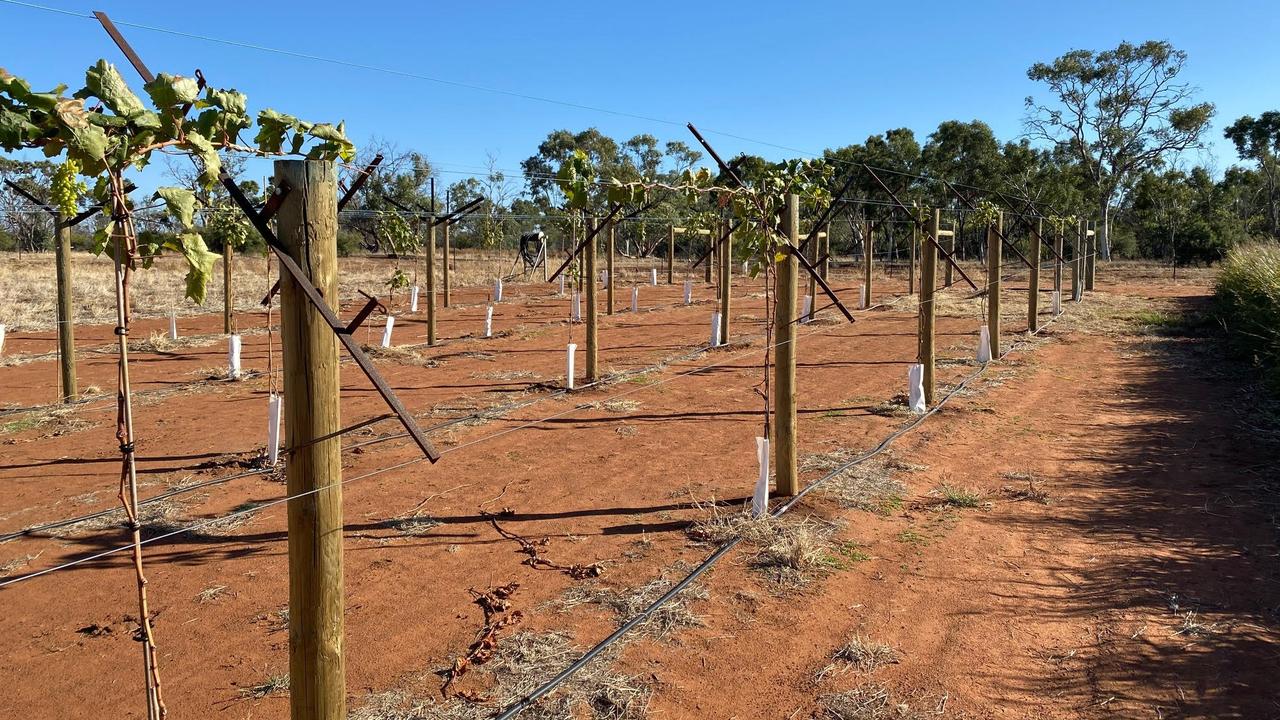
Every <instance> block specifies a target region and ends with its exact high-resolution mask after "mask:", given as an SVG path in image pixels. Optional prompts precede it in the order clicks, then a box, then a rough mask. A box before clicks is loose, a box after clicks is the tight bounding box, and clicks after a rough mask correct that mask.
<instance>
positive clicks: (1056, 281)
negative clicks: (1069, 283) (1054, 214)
mask: <svg viewBox="0 0 1280 720" xmlns="http://www.w3.org/2000/svg"><path fill="white" fill-rule="evenodd" d="M1062 235H1063V232H1062V226H1061V225H1059V226H1058V236H1057V237H1056V238H1054V240H1053V250H1054V253H1055V256H1054V258H1053V291H1054V292H1056V293H1058V302H1059V303H1061V302H1062V258H1063V257H1065V256H1064V255H1063V254H1062V251H1063V242H1062Z"/></svg>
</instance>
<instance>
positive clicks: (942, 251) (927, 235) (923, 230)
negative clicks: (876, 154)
mask: <svg viewBox="0 0 1280 720" xmlns="http://www.w3.org/2000/svg"><path fill="white" fill-rule="evenodd" d="M862 167H863V168H865V169H866V171H867V172H868V173H870V174H871V178H872V179H873V180H875V181H876V184H877V185H879V186H880V188H881V189H882V190H884V191H885V192H886V193H888V194H889V197H890V198H891V199H892V200H893V204H894V205H896V206H897V207H898V209H899V210H901V211H902V212H903V213H904V214H905V215H906V216H907V217H909V218H911V221H912V222H914V223H915V224H916V228H917V229H919V231H920V234H921V235H922V236H924V239H925V240H928V241H929V244H930V245H933V247H934V248H935V249H936V250H937V251H938V254H939V255H941V256H942V259H943V260H946V261H947V264H948V265H950V266H951V267H953V268H955V271H956V272H958V273H960V277H962V278H964V281H965V282H967V283H969V287H971V288H973V289H974V290H977V289H978V286H977V285H975V284H974V283H973V281H972V280H970V279H969V275H968V274H966V273H965V271H964V268H962V267H960V263H957V262H956V261H955V258H953V257H951V253H949V252H947V251H946V248H944V247H942V243H940V242H938V238H936V237H934V236H933V233H931V232H929V228H928V226H927V225H926V224H925V223H923V222H921V221H920V218H918V217H916V216H915V214H914V213H912V212H911V211H910V210H908V209H907V206H906V205H904V204H903V203H902V201H901V200H899V199H898V195H897V193H895V192H894V191H892V190H890V189H889V186H888V185H885V184H884V181H883V180H881V179H880V176H879V175H877V174H876V171H875V170H872V169H871V166H870V165H868V164H866V163H863V164H862Z"/></svg>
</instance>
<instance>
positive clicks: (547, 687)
mask: <svg viewBox="0 0 1280 720" xmlns="http://www.w3.org/2000/svg"><path fill="white" fill-rule="evenodd" d="M1055 319H1056V318H1055ZM1050 322H1053V320H1050ZM1047 324H1048V323H1046V325H1047ZM1023 343H1025V341H1019V342H1017V343H1014V344H1013V345H1011V346H1009V349H1008V350H1006V351H1005V352H1004V353H1003V354H1001V355H1000V359H1004V358H1005V357H1006V356H1008V355H1009V353H1011V352H1013V351H1014V350H1015V349H1017V348H1018V347H1019V346H1020V345H1022V344H1023ZM987 367H988V365H983V366H982V367H980V368H978V370H976V371H975V372H973V373H972V374H970V375H969V376H968V377H966V378H964V379H963V380H961V381H960V382H959V384H957V385H956V386H955V387H954V388H952V389H951V390H950V391H949V392H948V393H947V394H946V395H945V396H944V397H943V398H942V399H941V400H940V401H939V402H938V403H937V404H936V405H934V406H933V407H932V408H930V409H929V410H928V411H927V412H925V413H924V414H923V415H920V416H918V417H916V418H914V419H913V420H912V421H911V422H909V423H907V424H906V425H904V426H903V427H901V428H898V429H897V430H895V431H894V432H893V433H891V434H890V435H889V436H888V437H886V438H885V439H884V440H881V441H880V444H879V445H877V446H876V447H875V448H873V449H871V450H869V451H867V452H865V453H863V454H862V455H859V456H858V457H856V458H853V459H852V460H850V461H849V462H847V463H845V464H843V465H841V466H840V467H837V468H835V469H833V470H831V471H830V472H828V473H827V474H826V475H823V476H822V477H820V478H818V479H817V480H814V481H813V482H811V483H809V484H808V485H806V486H805V487H804V488H803V489H802V490H800V492H798V493H796V494H795V495H794V496H793V497H792V498H791V499H789V500H787V502H785V503H783V504H782V505H779V506H778V507H777V508H775V509H774V510H773V511H772V512H770V513H769V516H770V517H772V518H777V517H780V516H781V515H782V514H784V513H786V512H787V511H788V510H790V509H791V508H792V507H794V506H795V504H796V503H797V502H799V501H800V499H801V498H803V497H804V496H805V495H808V494H809V493H810V492H812V491H813V490H814V489H816V488H818V487H819V486H821V485H822V484H824V483H826V482H827V481H828V480H830V479H831V478H833V477H835V476H837V475H839V474H840V473H842V472H844V471H845V470H848V469H849V468H851V467H854V466H856V465H860V464H862V463H864V462H866V461H867V460H870V459H871V458H873V457H875V456H877V455H879V454H881V453H883V452H884V451H885V450H888V449H889V448H890V447H891V446H892V445H893V443H894V442H895V441H897V440H898V438H900V437H902V436H903V435H906V434H907V433H908V432H910V431H911V430H914V429H915V428H916V427H917V426H919V425H920V424H921V423H923V422H924V421H925V420H927V419H928V418H929V417H930V416H931V415H933V414H934V413H936V412H937V411H938V410H940V409H941V408H942V406H943V405H945V404H947V402H948V401H949V400H951V398H953V397H954V396H955V395H956V394H957V393H959V392H960V391H961V390H963V389H964V388H965V387H966V386H968V384H969V383H970V382H972V381H973V380H975V379H976V378H978V377H979V376H981V375H982V374H983V373H984V372H986V370H987ZM742 539H743V538H742V536H738V537H736V538H733V539H732V540H728V541H726V542H725V543H723V544H722V545H721V546H720V547H719V548H716V550H715V551H714V552H712V553H711V554H710V555H708V556H707V558H706V559H705V560H703V561H702V563H701V564H699V565H698V566H697V567H695V568H694V569H693V571H692V572H690V573H689V574H688V575H686V576H685V577H684V579H682V580H681V581H680V582H678V583H676V584H675V585H674V586H672V588H671V589H670V590H668V591H667V592H665V593H663V595H662V597H659V598H658V599H657V600H654V601H653V602H652V603H650V604H649V606H648V607H646V608H645V609H644V610H641V611H640V612H639V613H638V614H637V615H636V616H635V617H632V618H631V619H630V620H628V621H627V622H625V623H623V624H622V626H621V627H619V628H618V629H617V630H615V631H613V633H612V634H610V635H609V636H608V637H606V638H605V639H604V640H601V641H600V642H599V643H597V644H596V645H595V646H594V647H592V648H591V649H590V650H588V651H587V652H586V653H584V654H583V655H582V656H581V657H579V658H578V659H577V660H575V661H574V662H573V663H572V664H571V665H569V666H568V667H567V668H565V669H564V670H561V671H560V672H559V673H558V674H557V675H556V676H555V677H553V678H551V679H550V680H548V681H547V682H545V683H543V684H542V685H541V686H540V687H538V688H537V689H536V690H534V691H533V692H531V693H529V694H528V695H525V696H524V697H522V698H520V699H519V700H517V701H516V702H514V703H512V704H511V705H508V706H507V707H506V708H505V709H504V710H503V711H502V712H501V713H499V714H498V715H495V716H494V718H493V720H511V718H514V717H515V716H517V715H519V714H520V713H522V712H524V711H525V710H527V709H529V707H531V706H532V705H533V704H534V703H535V702H537V701H538V700H539V699H541V698H542V697H544V696H545V695H547V694H548V693H550V692H551V691H553V690H555V689H556V688H557V687H559V686H560V684H562V683H563V682H564V681H566V680H568V679H569V678H570V677H572V676H573V675H574V674H575V673H577V672H578V671H579V670H581V669H582V668H584V667H586V666H587V665H588V664H589V663H590V662H591V661H592V660H594V659H595V658H596V657H597V656H598V655H599V654H600V653H602V652H604V651H605V650H606V649H608V647H609V646H610V645H613V644H614V643H615V642H617V641H618V640H620V639H622V637H623V636H624V635H626V634H627V633H629V632H631V631H632V630H634V629H635V628H636V627H637V626H639V625H641V624H642V623H644V622H645V621H647V620H648V619H649V618H650V617H651V616H652V615H653V613H655V612H657V611H658V610H659V609H660V608H661V607H662V606H663V605H665V604H666V603H667V602H669V601H670V600H671V599H672V598H674V597H675V596H677V595H679V594H680V593H681V592H682V591H683V590H684V589H685V588H687V587H689V585H691V584H692V583H693V582H694V581H695V580H697V579H698V578H699V577H700V576H701V575H702V574H703V573H705V572H706V571H707V570H709V569H711V567H712V566H713V565H715V564H716V563H717V562H719V561H720V559H721V558H723V557H724V556H725V555H727V554H728V553H729V552H730V551H732V550H733V549H734V548H735V547H737V546H738V545H739V544H740V543H741V542H742Z"/></svg>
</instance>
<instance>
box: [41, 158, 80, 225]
mask: <svg viewBox="0 0 1280 720" xmlns="http://www.w3.org/2000/svg"><path fill="white" fill-rule="evenodd" d="M79 172H80V164H79V163H77V162H76V161H75V160H72V159H70V158H67V161H66V162H64V163H62V164H61V165H59V166H58V169H57V170H55V171H54V172H53V183H52V185H51V187H50V192H52V194H53V202H54V204H55V205H56V206H57V208H58V212H60V213H62V214H63V215H65V216H67V217H70V216H72V215H75V214H76V213H77V212H79V211H80V196H81V195H83V194H85V193H86V192H88V191H89V188H88V187H87V186H86V185H85V184H84V182H83V181H82V180H80V179H79V178H78V177H77V175H78V174H79Z"/></svg>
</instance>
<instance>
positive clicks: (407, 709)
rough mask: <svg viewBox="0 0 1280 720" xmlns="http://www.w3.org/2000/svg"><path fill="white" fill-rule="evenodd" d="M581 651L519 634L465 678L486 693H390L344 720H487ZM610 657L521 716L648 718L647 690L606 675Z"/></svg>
mask: <svg viewBox="0 0 1280 720" xmlns="http://www.w3.org/2000/svg"><path fill="white" fill-rule="evenodd" d="M580 655H581V650H580V649H579V648H577V647H575V646H574V645H573V643H572V642H571V640H570V638H569V636H568V635H566V634H564V633H558V632H548V633H531V632H522V633H517V634H515V635H512V636H510V637H508V638H505V639H503V640H502V641H500V642H499V643H498V647H497V649H496V650H495V651H494V654H493V658H492V659H491V660H489V661H488V662H486V663H484V664H483V665H478V666H476V668H475V670H474V671H473V672H472V673H469V674H468V677H469V678H471V677H475V678H476V679H478V680H479V681H481V682H482V683H484V685H485V686H486V687H484V688H483V689H480V690H477V691H474V694H472V695H471V697H470V698H464V697H459V696H453V697H451V698H449V699H447V700H441V699H440V698H439V697H438V696H436V695H435V694H434V693H433V694H431V695H429V696H416V695H413V694H411V693H409V692H407V691H402V690H393V691H388V692H381V693H376V694H373V695H370V696H368V697H367V698H366V699H365V700H364V702H362V703H359V705H358V707H356V708H355V709H354V710H353V711H352V712H351V714H350V715H349V716H348V720H489V719H490V718H492V717H493V716H494V715H495V714H496V712H497V711H498V710H499V709H501V708H503V707H505V706H507V705H508V704H510V703H512V702H515V701H517V700H519V699H521V698H523V697H524V696H526V695H528V694H529V693H530V692H532V691H533V690H535V689H537V687H538V686H539V685H541V684H542V683H543V682H545V681H547V680H549V679H550V678H551V677H553V676H554V675H555V674H556V673H558V672H560V671H561V670H563V669H564V668H565V667H566V666H567V665H569V664H570V663H572V662H573V661H574V660H577V659H578V657H579V656H580ZM612 660H613V656H611V655H609V654H608V653H605V654H602V655H601V656H599V657H597V658H596V660H595V661H594V662H592V663H590V664H588V665H587V666H586V667H584V668H583V669H582V670H580V671H579V672H577V673H576V674H574V675H573V676H572V677H570V678H569V679H568V680H567V681H565V683H564V684H562V685H560V687H559V688H557V689H556V690H555V691H554V692H553V693H552V694H551V695H550V696H548V697H546V698H543V699H542V700H540V701H539V702H537V703H535V704H534V705H533V706H532V707H530V708H529V709H528V710H526V711H525V712H524V713H522V714H521V715H520V717H521V718H524V719H526V720H567V719H570V718H592V719H594V720H640V718H644V717H645V716H646V715H647V712H648V706H649V697H650V694H651V692H652V691H651V690H650V689H649V688H648V687H646V686H645V685H644V684H643V683H641V682H640V680H639V679H637V678H635V677H632V676H629V675H623V674H620V673H617V672H615V671H613V670H611V669H610V667H609V666H610V663H611V662H612Z"/></svg>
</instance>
